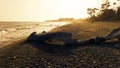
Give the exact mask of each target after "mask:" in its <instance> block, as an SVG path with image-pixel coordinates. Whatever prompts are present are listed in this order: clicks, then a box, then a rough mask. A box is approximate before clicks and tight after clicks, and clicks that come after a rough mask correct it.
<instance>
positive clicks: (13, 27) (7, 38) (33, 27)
mask: <svg viewBox="0 0 120 68" xmlns="http://www.w3.org/2000/svg"><path fill="white" fill-rule="evenodd" d="M65 24H67V23H66V22H40V23H35V22H33V23H25V22H14V23H12V22H0V38H1V39H0V46H4V45H5V44H7V43H8V42H11V41H14V40H17V39H18V38H21V37H27V36H29V35H30V34H31V33H32V32H37V33H41V32H42V31H46V32H48V31H50V30H52V29H53V28H56V27H58V26H62V25H65Z"/></svg>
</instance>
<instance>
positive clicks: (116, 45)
mask: <svg viewBox="0 0 120 68" xmlns="http://www.w3.org/2000/svg"><path fill="white" fill-rule="evenodd" d="M58 34H60V35H58ZM33 37H35V36H33ZM41 40H42V41H41ZM53 40H54V41H55V40H57V41H58V40H59V41H63V42H64V43H65V44H62V45H61V44H58V43H57V44H53V43H54V41H53ZM68 40H69V42H71V41H70V40H74V39H72V36H71V34H69V33H60V32H58V33H49V34H48V37H46V36H44V35H37V39H34V40H29V38H28V40H27V41H26V42H25V43H23V44H21V46H22V45H23V46H24V45H25V44H26V43H27V44H30V45H31V46H33V47H35V48H37V49H38V50H40V51H43V52H46V53H49V54H53V55H59V56H63V55H64V56H67V55H69V54H72V53H73V51H74V50H75V49H77V48H79V47H87V46H90V47H102V48H104V47H107V48H112V49H117V50H119V49H120V42H119V41H114V42H103V43H93V42H91V43H85V44H80V43H79V42H77V41H76V42H75V43H70V44H68V43H66V42H65V41H68ZM46 41H50V42H49V43H48V42H46Z"/></svg>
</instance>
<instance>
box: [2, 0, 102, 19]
mask: <svg viewBox="0 0 120 68" xmlns="http://www.w3.org/2000/svg"><path fill="white" fill-rule="evenodd" d="M102 1H103V0H0V21H44V20H51V19H58V18H66V17H68V18H72V17H73V18H85V17H88V15H87V11H86V9H87V8H89V7H90V8H92V7H100V4H101V2H102Z"/></svg>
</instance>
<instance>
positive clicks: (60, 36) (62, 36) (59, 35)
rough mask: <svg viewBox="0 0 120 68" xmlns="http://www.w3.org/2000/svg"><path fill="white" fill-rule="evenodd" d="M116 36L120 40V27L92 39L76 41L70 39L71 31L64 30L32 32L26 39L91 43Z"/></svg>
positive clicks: (101, 41)
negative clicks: (41, 32)
mask: <svg viewBox="0 0 120 68" xmlns="http://www.w3.org/2000/svg"><path fill="white" fill-rule="evenodd" d="M113 38H117V39H118V40H120V27H118V28H116V29H113V31H111V32H110V33H108V34H107V35H105V36H104V37H95V38H92V39H88V40H84V41H77V40H74V39H72V34H71V33H64V32H52V33H43V34H36V32H33V33H32V34H31V35H30V36H29V37H28V39H27V41H39V42H44V41H45V40H51V41H52V40H60V41H64V42H65V43H66V44H74V43H76V44H91V43H103V42H105V41H107V40H109V39H113Z"/></svg>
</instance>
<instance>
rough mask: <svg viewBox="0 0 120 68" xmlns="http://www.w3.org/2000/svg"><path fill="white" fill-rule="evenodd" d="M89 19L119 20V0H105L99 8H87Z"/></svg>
mask: <svg viewBox="0 0 120 68" xmlns="http://www.w3.org/2000/svg"><path fill="white" fill-rule="evenodd" d="M87 13H88V14H89V16H90V17H89V19H91V20H94V21H106V20H110V21H113V20H120V0H116V1H115V2H113V3H112V2H110V1H109V0H105V2H103V3H102V4H101V7H100V8H88V9H87Z"/></svg>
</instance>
